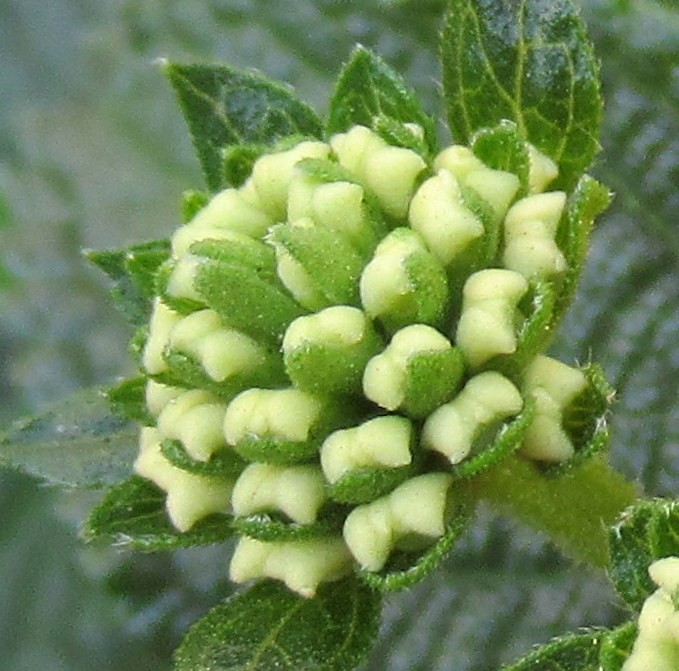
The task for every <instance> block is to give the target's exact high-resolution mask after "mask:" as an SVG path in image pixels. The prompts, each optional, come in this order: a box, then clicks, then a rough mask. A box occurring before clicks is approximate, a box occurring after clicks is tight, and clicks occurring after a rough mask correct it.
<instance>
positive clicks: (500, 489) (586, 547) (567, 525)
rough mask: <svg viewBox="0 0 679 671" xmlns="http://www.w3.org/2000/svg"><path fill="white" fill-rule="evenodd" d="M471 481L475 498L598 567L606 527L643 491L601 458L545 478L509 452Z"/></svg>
mask: <svg viewBox="0 0 679 671" xmlns="http://www.w3.org/2000/svg"><path fill="white" fill-rule="evenodd" d="M469 486H470V489H471V494H472V496H473V497H474V498H475V499H477V500H479V501H487V502H489V503H490V504H491V505H492V506H493V507H495V508H496V509H497V510H498V511H500V512H502V513H506V514H508V515H511V516H512V517H514V518H517V519H519V520H520V521H522V522H525V523H526V524H529V525H530V526H532V527H533V528H535V529H537V530H539V531H543V532H544V533H546V534H547V535H549V537H550V538H551V539H552V541H553V542H554V543H556V544H557V545H558V546H559V547H560V548H561V550H562V551H563V552H564V553H565V554H567V555H568V556H570V557H572V558H573V559H577V560H579V561H584V562H587V563H588V564H591V565H593V566H597V567H602V568H603V567H604V566H606V565H607V564H608V561H609V551H608V534H607V527H608V526H610V525H611V524H612V523H613V522H614V521H615V520H616V519H617V517H618V516H619V515H620V513H621V512H622V511H623V510H624V509H625V508H626V507H627V506H629V505H630V504H632V503H633V502H634V501H635V500H636V499H638V498H639V496H640V494H641V492H640V490H639V488H638V486H637V485H636V484H634V483H631V482H629V481H627V480H626V479H625V478H624V477H623V476H622V475H621V474H620V473H618V471H616V470H614V469H613V468H611V467H610V466H609V465H608V464H607V463H606V462H605V460H604V459H600V458H595V459H591V460H589V461H588V462H586V463H584V464H583V465H582V466H579V467H577V468H575V469H574V470H573V471H572V472H570V473H567V474H565V475H563V476H560V477H556V478H548V477H545V476H544V475H543V474H541V473H540V471H539V470H538V469H537V468H536V467H535V466H534V465H533V464H532V463H530V462H528V461H525V460H522V459H519V458H518V457H511V458H509V459H507V460H506V461H505V462H504V463H503V464H501V465H500V466H499V467H497V468H494V469H490V472H486V473H483V474H482V475H480V476H478V477H477V478H474V479H472V480H471V481H470V483H469Z"/></svg>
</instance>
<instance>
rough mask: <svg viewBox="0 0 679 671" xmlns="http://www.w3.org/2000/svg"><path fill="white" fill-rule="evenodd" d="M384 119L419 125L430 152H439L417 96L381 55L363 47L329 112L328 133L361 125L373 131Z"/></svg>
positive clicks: (346, 72) (346, 70) (345, 71)
mask: <svg viewBox="0 0 679 671" xmlns="http://www.w3.org/2000/svg"><path fill="white" fill-rule="evenodd" d="M382 116H383V117H386V118H387V119H393V120H394V121H400V122H402V123H416V124H419V125H420V126H421V127H422V130H423V131H424V137H425V140H426V144H427V146H428V148H429V150H430V151H434V150H435V147H436V132H435V127H434V123H433V121H432V119H431V118H430V117H429V116H428V115H427V114H426V113H425V112H424V110H423V109H422V105H421V103H420V101H419V100H418V99H417V96H416V94H415V92H414V91H413V90H412V89H411V88H410V87H409V86H408V85H407V84H406V82H405V81H404V79H403V77H402V76H401V75H400V74H398V73H397V72H396V71H395V70H392V68H390V67H389V66H388V65H387V64H386V63H385V62H384V61H383V60H382V59H381V58H380V57H379V56H378V55H377V54H375V53H373V52H372V51H369V50H368V49H365V48H363V47H361V46H359V47H357V48H356V49H355V50H354V52H353V53H352V55H351V58H350V59H349V62H348V63H347V64H346V65H345V66H344V68H343V69H342V71H341V73H340V75H339V79H338V80H337V84H336V85H335V90H334V92H333V95H332V98H331V100H330V110H329V112H328V123H327V127H328V132H329V133H339V132H342V131H345V130H347V129H349V128H350V127H351V126H355V125H357V124H360V125H363V126H367V127H368V128H373V127H374V121H375V119H376V118H378V119H379V117H382Z"/></svg>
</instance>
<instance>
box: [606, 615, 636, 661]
mask: <svg viewBox="0 0 679 671" xmlns="http://www.w3.org/2000/svg"><path fill="white" fill-rule="evenodd" d="M638 633H639V631H638V628H637V623H636V622H627V623H626V624H623V625H622V626H621V627H618V628H617V629H614V630H613V631H611V632H608V633H607V634H606V635H604V637H603V639H602V641H601V651H600V655H599V661H600V662H601V669H602V671H621V669H622V666H623V664H624V663H625V660H626V659H627V658H628V657H629V655H630V653H631V652H632V647H633V646H634V641H635V640H636V638H637V634H638Z"/></svg>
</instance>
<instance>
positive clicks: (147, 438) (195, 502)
mask: <svg viewBox="0 0 679 671" xmlns="http://www.w3.org/2000/svg"><path fill="white" fill-rule="evenodd" d="M161 442H162V435H161V434H160V432H159V431H158V430H157V429H153V428H148V427H146V428H143V429H142V430H141V438H140V451H139V456H138V457H137V460H136V461H135V463H134V470H135V472H136V473H137V474H138V475H141V476H142V477H144V478H147V479H148V480H151V481H152V482H153V483H155V484H156V485H157V486H158V487H160V489H162V490H163V491H165V492H167V499H166V507H167V513H168V516H169V518H170V520H171V522H172V524H173V525H174V526H175V527H176V528H177V529H178V530H179V531H188V530H189V529H190V528H191V527H192V526H193V525H194V524H195V523H196V522H197V521H198V520H200V519H202V518H203V517H207V516H208V515H212V514H213V513H228V512H230V511H231V492H232V490H233V481H230V480H225V479H223V478H208V477H205V476H202V475H195V474H193V473H187V472H186V471H183V470H182V469H181V468H177V467H176V466H173V465H172V464H171V463H170V462H169V461H168V460H167V459H166V458H165V457H164V456H163V455H162V453H161V451H160V444H161Z"/></svg>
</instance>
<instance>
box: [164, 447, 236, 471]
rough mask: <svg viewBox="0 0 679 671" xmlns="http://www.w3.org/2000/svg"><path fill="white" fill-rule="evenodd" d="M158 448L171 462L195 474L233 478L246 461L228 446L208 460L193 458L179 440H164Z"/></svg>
mask: <svg viewBox="0 0 679 671" xmlns="http://www.w3.org/2000/svg"><path fill="white" fill-rule="evenodd" d="M160 449H161V452H162V453H163V456H164V457H165V458H166V459H167V460H168V461H169V462H170V463H171V464H173V465H174V466H176V467H177V468H181V469H182V470H183V471H186V472H187V473H194V474H195V475H203V476H207V477H214V478H229V479H233V476H234V475H238V474H239V473H240V472H241V471H242V470H243V469H244V468H245V466H246V462H244V461H243V460H242V459H241V458H240V457H239V456H238V455H237V454H236V453H235V452H234V451H233V450H232V449H230V448H227V449H225V450H221V451H219V452H215V453H214V454H213V455H212V456H211V457H210V459H208V461H197V460H196V459H193V458H192V457H191V456H190V455H189V454H188V452H187V451H186V449H185V448H184V446H183V445H182V443H181V441H179V440H164V441H163V442H162V443H161V447H160Z"/></svg>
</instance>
